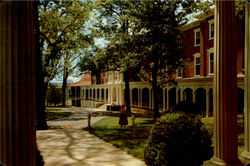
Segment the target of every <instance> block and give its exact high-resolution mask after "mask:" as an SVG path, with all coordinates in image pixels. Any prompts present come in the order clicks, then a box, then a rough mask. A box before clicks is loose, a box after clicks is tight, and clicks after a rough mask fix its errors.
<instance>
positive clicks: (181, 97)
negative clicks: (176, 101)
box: [180, 88, 183, 101]
mask: <svg viewBox="0 0 250 166" xmlns="http://www.w3.org/2000/svg"><path fill="white" fill-rule="evenodd" d="M180 89H181V93H180V95H181V96H180V99H181V101H183V88H180Z"/></svg>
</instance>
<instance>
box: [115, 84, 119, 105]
mask: <svg viewBox="0 0 250 166" xmlns="http://www.w3.org/2000/svg"><path fill="white" fill-rule="evenodd" d="M115 90H116V93H115V97H116V100H115V101H116V104H117V105H118V104H119V88H118V87H116V88H115Z"/></svg>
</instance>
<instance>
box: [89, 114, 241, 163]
mask: <svg viewBox="0 0 250 166" xmlns="http://www.w3.org/2000/svg"><path fill="white" fill-rule="evenodd" d="M118 121H119V117H118V116H110V117H107V118H104V119H102V120H101V121H99V122H97V123H96V124H95V125H93V128H92V130H91V133H92V134H94V135H96V136H98V137H100V138H102V139H103V140H105V141H106V142H109V143H112V144H113V145H115V146H117V147H118V148H120V149H122V150H124V151H126V152H127V153H129V154H131V155H133V156H134V157H136V158H139V159H141V160H143V153H144V147H145V145H146V142H147V139H148V137H149V134H150V130H151V128H152V126H153V123H154V122H153V120H152V118H147V117H137V119H136V126H132V122H131V119H130V118H129V125H128V126H127V127H120V125H119V124H118ZM202 122H203V123H204V126H205V127H206V128H207V129H208V131H209V133H210V135H212V134H213V118H212V117H209V118H202ZM238 122H239V135H238V141H239V148H238V151H239V155H240V154H241V152H242V151H243V148H244V139H243V138H244V131H243V126H244V124H243V116H242V115H239V120H238Z"/></svg>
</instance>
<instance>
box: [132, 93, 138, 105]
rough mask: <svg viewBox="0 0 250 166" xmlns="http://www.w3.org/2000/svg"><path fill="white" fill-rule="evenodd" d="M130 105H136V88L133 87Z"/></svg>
mask: <svg viewBox="0 0 250 166" xmlns="http://www.w3.org/2000/svg"><path fill="white" fill-rule="evenodd" d="M132 106H136V107H137V106H138V89H137V88H134V89H133V90H132Z"/></svg>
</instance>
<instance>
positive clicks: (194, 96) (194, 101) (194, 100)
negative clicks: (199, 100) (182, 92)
mask: <svg viewBox="0 0 250 166" xmlns="http://www.w3.org/2000/svg"><path fill="white" fill-rule="evenodd" d="M192 90H193V103H196V88H193V89H192Z"/></svg>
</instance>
